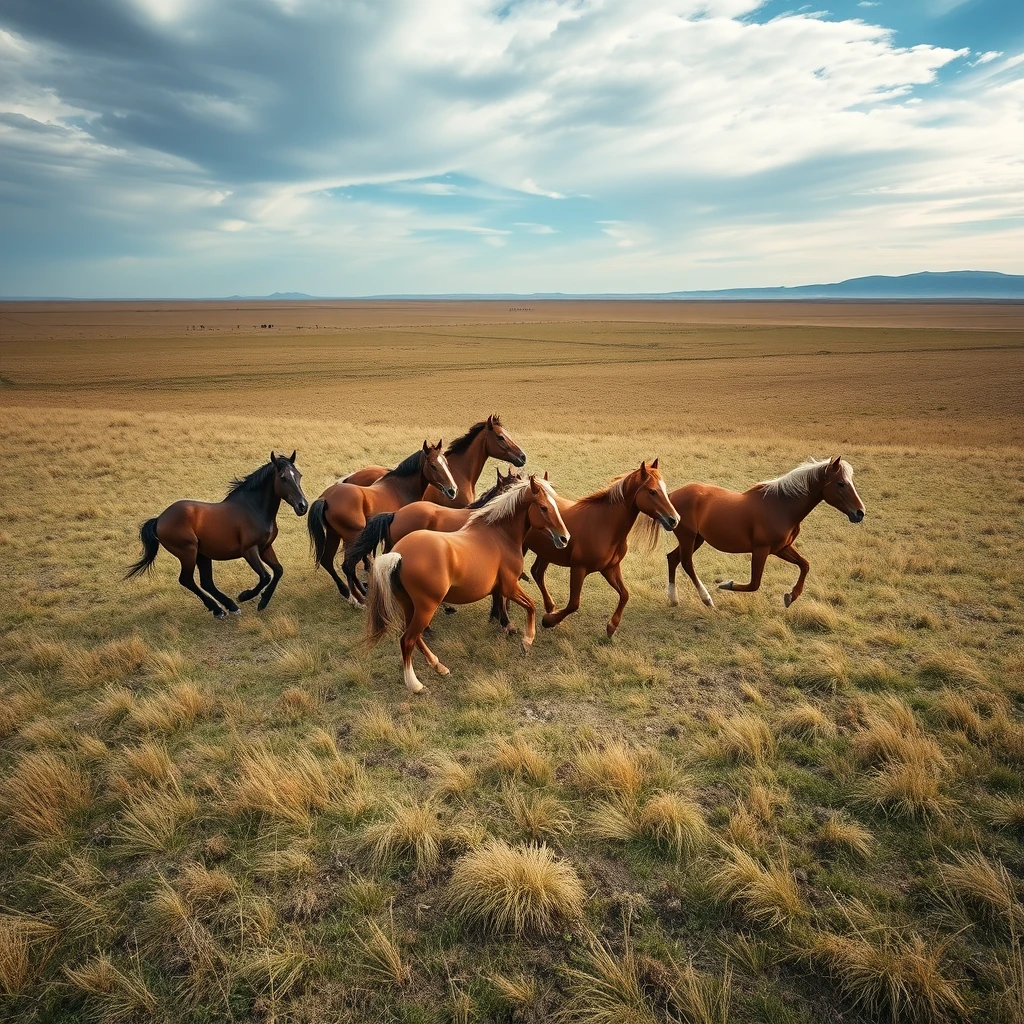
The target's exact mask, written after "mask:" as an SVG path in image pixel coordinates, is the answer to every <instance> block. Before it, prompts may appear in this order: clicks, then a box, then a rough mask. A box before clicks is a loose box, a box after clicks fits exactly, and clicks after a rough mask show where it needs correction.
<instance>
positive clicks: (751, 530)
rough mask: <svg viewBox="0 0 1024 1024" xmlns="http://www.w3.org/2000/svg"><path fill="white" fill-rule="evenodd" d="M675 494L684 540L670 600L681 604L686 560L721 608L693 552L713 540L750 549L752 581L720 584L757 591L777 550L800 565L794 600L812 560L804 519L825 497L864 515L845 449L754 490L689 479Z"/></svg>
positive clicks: (723, 546) (788, 599)
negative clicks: (804, 551)
mask: <svg viewBox="0 0 1024 1024" xmlns="http://www.w3.org/2000/svg"><path fill="white" fill-rule="evenodd" d="M669 497H670V498H671V499H672V504H673V505H674V506H675V509H676V511H677V512H678V513H679V525H678V526H677V527H676V529H675V531H674V532H675V535H676V539H677V540H678V541H679V546H678V547H677V548H676V549H675V550H674V551H670V552H669V554H668V600H669V604H671V605H676V604H678V603H679V602H678V598H677V596H676V567H677V566H678V565H679V564H680V562H682V565H683V569H685V570H686V575H687V576H689V577H690V580H691V581H692V582H693V585H694V587H696V588H697V593H698V594H699V595H700V599H701V600H702V601H703V602H704V604H705V605H707V606H708V608H714V606H715V603H714V601H712V600H711V595H710V594H709V593H708V590H707V587H705V586H704V584H703V583H702V582H701V581H700V580H699V579H698V577H697V574H696V573H695V572H694V570H693V553H694V552H695V551H696V550H697V549H698V548H699V547H700V546H701V544H703V543H704V542H705V541H707V542H708V543H709V544H710V545H711V546H712V547H713V548H717V549H718V550H719V551H726V552H731V553H735V554H740V553H745V552H748V551H749V552H750V553H751V560H750V582H749V583H736V582H735V581H734V580H727V581H726V582H724V583H720V584H719V585H718V589H719V590H734V591H739V592H743V593H752V592H753V591H755V590H757V589H758V588H759V587H760V586H761V574H762V573H763V571H764V564H765V562H766V561H767V559H768V556H769V555H775V556H776V557H777V558H781V559H782V560H783V561H784V562H790V563H792V564H793V565H796V566H799V567H800V576H799V579H797V581H796V586H794V587H793V589H792V591H790V592H789V593H788V594H785V595H784V597H783V602H784V604H785V606H786V607H787V608H788V607H789V606H790V605H791V604H792V603H793V602H794V601H795V600H796V599H797V598H798V597H799V596H800V595H801V594H802V593H803V589H804V581H805V580H806V579H807V570H808V569H809V568H810V563H809V562H808V561H807V559H806V558H804V556H803V555H801V554H800V552H799V551H797V549H796V548H795V547H794V542H795V541H796V538H797V536H798V535H799V533H800V525H801V523H802V522H803V521H804V519H806V518H807V516H808V515H809V514H810V513H811V511H812V510H813V509H814V508H815V507H816V506H817V505H819V504H820V503H821V502H822V501H824V502H826V503H827V504H829V505H831V506H832V507H833V508H836V509H838V510H839V511H840V512H842V513H843V514H844V515H846V516H847V518H848V519H849V520H850V522H851V523H860V522H861V521H862V520H863V519H864V502H862V501H861V499H860V495H859V494H857V490H856V488H855V487H854V486H853V467H852V466H851V465H850V464H849V463H848V462H846V461H844V460H843V458H842V457H841V456H839V455H837V456H836V457H835V458H834V459H821V460H817V459H811V460H809V461H807V462H804V463H802V464H801V465H799V466H797V467H796V468H795V469H791V470H790V471H789V472H788V473H785V474H783V475H782V476H780V477H776V478H775V479H774V480H765V481H763V482H762V483H759V484H755V485H754V486H753V487H751V488H749V489H748V490H746V491H743V492H738V491H729V490H726V489H725V488H723V487H715V486H713V485H711V484H699V483H694V484H687V485H686V486H685V487H680V488H679V489H678V490H677V491H673V492H672V493H671V494H670V495H669Z"/></svg>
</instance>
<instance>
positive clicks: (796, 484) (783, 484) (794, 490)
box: [754, 459, 853, 498]
mask: <svg viewBox="0 0 1024 1024" xmlns="http://www.w3.org/2000/svg"><path fill="white" fill-rule="evenodd" d="M831 461H832V460H831V459H807V460H806V461H805V462H801V463H800V465H799V466H797V467H795V468H794V469H791V470H790V471H789V472H788V473H783V474H782V476H777V477H775V479H774V480H762V481H761V482H760V483H759V484H755V485H754V486H755V487H759V488H760V489H761V490H762V491H764V493H765V494H766V495H770V496H771V497H774V498H802V497H804V496H805V495H807V494H809V493H810V490H811V481H813V480H814V479H815V478H816V477H817V476H818V475H819V474H820V473H821V472H822V471H823V470H824V469H825V467H826V466H827V465H828V464H829V463H830V462H831ZM839 467H840V469H842V471H843V476H844V477H845V479H847V480H852V479H853V466H851V465H850V464H849V463H848V462H847V461H846V460H845V459H843V460H842V461H840V463H839Z"/></svg>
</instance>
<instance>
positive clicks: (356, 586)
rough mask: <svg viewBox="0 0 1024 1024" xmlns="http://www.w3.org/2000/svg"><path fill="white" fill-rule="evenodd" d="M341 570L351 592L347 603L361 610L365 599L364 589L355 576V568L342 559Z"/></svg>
mask: <svg viewBox="0 0 1024 1024" xmlns="http://www.w3.org/2000/svg"><path fill="white" fill-rule="evenodd" d="M341 569H342V572H344V573H345V579H346V580H347V582H348V588H349V590H350V591H351V593H350V595H349V601H351V602H352V604H354V605H358V606H359V607H360V608H361V607H362V606H363V600H364V598H365V597H366V588H365V587H364V586H363V585H362V583H360V582H359V577H358V576H357V575H356V567H355V566H354V565H353V564H352V563H351V562H350V561H349V560H348V559H342V562H341Z"/></svg>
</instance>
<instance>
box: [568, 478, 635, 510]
mask: <svg viewBox="0 0 1024 1024" xmlns="http://www.w3.org/2000/svg"><path fill="white" fill-rule="evenodd" d="M631 472H632V470H630V473H631ZM627 476H629V473H620V474H619V475H618V476H616V477H613V478H612V479H611V480H610V481H609V482H608V486H607V487H603V488H602V489H601V490H600V491H594V493H593V494H588V495H587V496H586V497H585V498H577V499H576V504H577V505H597V504H605V505H621V504H622V503H623V502H624V501H625V500H626V486H625V485H626V477H627Z"/></svg>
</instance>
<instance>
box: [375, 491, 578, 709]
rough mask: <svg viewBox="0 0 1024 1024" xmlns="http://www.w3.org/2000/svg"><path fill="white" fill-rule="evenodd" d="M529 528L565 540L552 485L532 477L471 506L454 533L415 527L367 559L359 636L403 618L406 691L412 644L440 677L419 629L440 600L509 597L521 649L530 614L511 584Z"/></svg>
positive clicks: (532, 628) (529, 636) (532, 621)
mask: <svg viewBox="0 0 1024 1024" xmlns="http://www.w3.org/2000/svg"><path fill="white" fill-rule="evenodd" d="M531 528H536V529H538V530H546V531H547V532H548V533H549V534H550V535H551V539H552V542H553V543H554V545H555V547H559V548H564V547H565V546H566V544H568V543H569V533H568V531H567V530H566V528H565V523H563V522H562V517H561V515H560V514H559V512H558V499H557V495H556V494H555V491H554V488H553V487H552V486H551V485H550V484H549V483H547V482H546V481H544V480H538V479H537V477H534V476H531V477H530V478H529V479H528V480H523V481H522V482H521V483H519V484H517V485H516V486H515V487H513V488H512V489H511V490H509V491H507V492H506V493H505V494H503V495H502V496H501V497H500V498H495V499H494V501H492V502H490V503H489V504H488V505H485V506H484V507H483V508H481V509H478V510H477V511H476V512H474V513H473V514H472V515H471V516H470V517H469V522H467V523H466V525H465V526H464V527H462V529H461V530H457V531H456V532H455V533H433V532H432V531H430V530H417V531H415V532H414V533H410V534H408V535H407V536H405V537H403V538H402V539H401V540H400V541H398V543H397V544H396V545H395V547H394V550H392V551H391V552H389V553H388V554H386V555H381V556H380V557H379V558H378V559H376V561H375V562H374V563H373V571H372V573H371V574H370V590H369V594H368V596H367V602H366V606H367V618H366V637H367V641H368V642H369V643H370V644H371V645H373V644H376V643H378V642H379V641H380V639H381V638H382V637H383V636H384V634H385V633H386V632H387V630H388V629H389V627H391V626H398V625H400V624H401V622H402V620H403V618H404V621H405V632H404V633H403V635H402V663H403V666H404V674H405V685H406V686H407V687H408V688H409V689H410V690H412V691H413V693H418V692H419V691H420V690H422V689H423V684H422V683H421V682H420V681H419V679H417V678H416V671H415V669H414V668H413V665H412V652H413V648H415V647H419V649H420V650H421V651H422V652H423V654H424V656H425V657H426V659H427V663H428V664H429V665H430V666H431V667H432V668H433V669H434V670H435V671H436V672H438V673H440V674H441V675H448V669H447V668H445V667H444V665H442V664H441V663H440V662H439V661H438V660H437V657H436V656H435V655H434V653H433V651H431V650H430V648H429V647H427V645H426V643H425V642H424V640H423V631H424V629H426V628H427V626H428V625H429V624H430V620H431V619H432V618H433V616H434V612H435V611H437V607H438V605H440V604H441V602H442V601H447V602H449V603H450V604H471V603H472V602H474V601H481V600H483V599H484V598H485V597H487V596H488V594H490V595H492V596H495V597H497V598H499V599H501V600H507V601H514V602H515V603H516V604H518V605H520V606H521V607H523V608H525V609H526V632H525V633H524V634H523V650H529V648H530V647H531V645H532V644H533V638H534V635H535V633H536V626H537V623H536V612H535V610H534V606H533V601H531V600H530V598H529V596H528V595H527V594H526V593H525V592H524V591H523V588H522V587H521V586H520V585H519V575H520V573H522V571H523V542H524V541H525V540H526V534H527V531H528V530H530V529H531Z"/></svg>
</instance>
